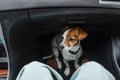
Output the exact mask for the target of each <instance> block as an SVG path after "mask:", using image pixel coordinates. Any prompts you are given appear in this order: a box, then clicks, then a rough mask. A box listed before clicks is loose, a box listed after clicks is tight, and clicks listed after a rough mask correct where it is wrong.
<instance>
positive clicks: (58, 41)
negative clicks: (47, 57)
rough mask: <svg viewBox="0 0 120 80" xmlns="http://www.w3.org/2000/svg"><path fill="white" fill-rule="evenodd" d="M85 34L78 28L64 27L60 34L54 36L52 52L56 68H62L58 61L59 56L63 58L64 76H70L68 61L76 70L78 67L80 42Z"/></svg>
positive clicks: (80, 49) (80, 53) (81, 51)
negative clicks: (72, 61)
mask: <svg viewBox="0 0 120 80" xmlns="http://www.w3.org/2000/svg"><path fill="white" fill-rule="evenodd" d="M87 35H88V34H87V32H85V31H84V30H82V29H81V28H79V27H75V28H69V27H67V26H66V27H64V28H63V30H62V34H58V35H56V36H55V37H54V38H53V40H52V52H53V55H54V57H55V59H56V62H57V65H58V68H59V69H61V68H62V64H61V61H60V60H59V58H58V57H59V54H60V53H61V54H62V56H63V61H64V63H65V65H66V69H65V71H64V74H65V75H66V76H68V75H69V74H70V65H69V63H68V61H71V60H74V66H75V68H76V69H77V68H78V67H79V64H78V61H79V58H80V56H81V55H82V53H83V50H82V46H81V44H80V41H81V40H83V39H85V38H86V37H87Z"/></svg>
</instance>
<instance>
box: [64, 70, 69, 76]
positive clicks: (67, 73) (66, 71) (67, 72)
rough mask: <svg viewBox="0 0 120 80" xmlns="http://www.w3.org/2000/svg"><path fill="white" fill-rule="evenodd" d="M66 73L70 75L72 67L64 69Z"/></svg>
mask: <svg viewBox="0 0 120 80" xmlns="http://www.w3.org/2000/svg"><path fill="white" fill-rule="evenodd" d="M64 74H65V75H66V76H68V75H69V74H70V68H66V69H65V71H64Z"/></svg>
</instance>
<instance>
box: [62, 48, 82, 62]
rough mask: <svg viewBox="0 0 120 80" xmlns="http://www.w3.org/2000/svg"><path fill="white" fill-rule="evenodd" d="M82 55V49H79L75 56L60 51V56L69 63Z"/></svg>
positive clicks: (66, 51)
mask: <svg viewBox="0 0 120 80" xmlns="http://www.w3.org/2000/svg"><path fill="white" fill-rule="evenodd" d="M81 55H82V49H80V50H79V51H78V52H77V53H76V54H71V53H70V52H69V51H68V50H62V56H63V58H64V59H66V60H68V61H70V60H76V59H77V58H79V57H80V56H81Z"/></svg>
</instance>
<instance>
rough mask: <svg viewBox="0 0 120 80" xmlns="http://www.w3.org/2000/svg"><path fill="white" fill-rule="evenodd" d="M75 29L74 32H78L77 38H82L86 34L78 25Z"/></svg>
mask: <svg viewBox="0 0 120 80" xmlns="http://www.w3.org/2000/svg"><path fill="white" fill-rule="evenodd" d="M75 29H76V33H77V34H78V39H79V40H83V39H85V38H86V37H87V36H88V34H87V32H85V31H84V30H83V29H81V28H79V27H76V28H75Z"/></svg>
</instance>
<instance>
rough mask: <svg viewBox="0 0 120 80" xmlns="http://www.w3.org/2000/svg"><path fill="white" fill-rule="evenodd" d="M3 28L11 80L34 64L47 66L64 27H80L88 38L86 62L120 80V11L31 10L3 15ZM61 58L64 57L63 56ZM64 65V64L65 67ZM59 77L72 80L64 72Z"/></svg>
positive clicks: (83, 43) (85, 40) (84, 54)
mask: <svg viewBox="0 0 120 80" xmlns="http://www.w3.org/2000/svg"><path fill="white" fill-rule="evenodd" d="M0 21H1V27H2V31H3V35H4V39H5V43H6V48H7V52H8V54H7V56H8V58H9V61H8V64H9V65H8V67H9V71H8V72H9V73H8V76H7V79H8V80H15V79H16V77H17V75H18V73H19V71H20V70H21V68H22V67H23V66H24V65H26V64H28V63H30V62H31V61H39V62H43V63H45V64H47V60H43V59H42V58H43V57H45V56H48V55H50V54H52V50H51V41H52V39H53V37H54V36H55V35H56V34H58V33H60V31H61V29H62V28H63V26H65V25H67V26H69V27H80V28H82V29H84V30H85V31H86V32H87V33H88V36H87V38H86V39H84V40H83V41H81V44H82V47H83V52H84V53H83V55H82V57H81V58H80V61H79V63H81V60H82V59H83V58H89V59H90V60H91V61H96V62H98V63H100V64H102V65H103V66H104V67H105V68H106V69H108V70H109V71H110V72H111V73H112V74H113V75H114V76H115V78H116V80H119V79H120V49H119V48H120V27H119V26H120V22H119V21H120V10H119V9H116V8H104V7H103V8H101V7H99V8H98V7H66V8H64V7H56V8H33V9H32V8H30V9H20V10H11V11H10V10H8V11H2V12H0ZM60 57H61V56H60ZM63 65H64V64H63ZM56 71H58V73H60V75H61V76H62V77H63V78H64V80H69V79H70V77H71V75H72V73H74V71H75V69H74V68H73V67H72V62H71V73H70V75H69V76H65V75H64V73H63V72H64V68H63V70H60V69H56Z"/></svg>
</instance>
